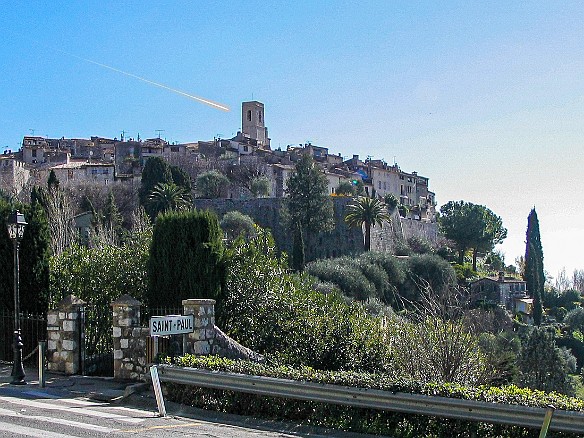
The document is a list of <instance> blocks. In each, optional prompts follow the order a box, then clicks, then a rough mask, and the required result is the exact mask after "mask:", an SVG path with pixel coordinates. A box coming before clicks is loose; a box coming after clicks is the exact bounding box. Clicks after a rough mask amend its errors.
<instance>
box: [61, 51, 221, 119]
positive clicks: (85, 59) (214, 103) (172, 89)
mask: <svg viewBox="0 0 584 438" xmlns="http://www.w3.org/2000/svg"><path fill="white" fill-rule="evenodd" d="M59 52H61V53H65V54H67V55H69V56H72V57H74V58H77V59H80V60H82V61H85V62H89V63H91V64H95V65H99V66H100V67H103V68H107V69H109V70H112V71H115V72H118V73H121V74H123V75H126V76H130V77H131V78H134V79H138V80H140V81H143V82H146V83H147V84H151V85H155V86H157V87H160V88H164V89H165V90H169V91H172V92H173V93H177V94H180V95H181V96H185V97H188V98H190V99H194V100H196V101H198V102H201V103H204V104H205V105H209V106H211V107H213V108H217V109H219V110H221V111H229V107H228V106H226V105H223V104H220V103H217V102H213V101H212V100H209V99H204V98H202V97H198V96H193V95H192V94H189V93H185V92H184V91H181V90H177V89H176V88H171V87H169V86H167V85H164V84H159V83H158V82H154V81H151V80H149V79H146V78H143V77H140V76H137V75H135V74H132V73H128V72H127V71H123V70H120V69H117V68H114V67H110V66H109V65H105V64H102V63H101V62H97V61H92V60H91V59H87V58H81V57H80V56H76V55H73V54H72V53H67V52H63V51H62V50H59Z"/></svg>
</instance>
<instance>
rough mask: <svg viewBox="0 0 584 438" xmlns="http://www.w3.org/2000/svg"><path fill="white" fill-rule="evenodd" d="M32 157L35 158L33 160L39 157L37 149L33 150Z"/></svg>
mask: <svg viewBox="0 0 584 438" xmlns="http://www.w3.org/2000/svg"><path fill="white" fill-rule="evenodd" d="M32 156H33V158H36V156H37V150H36V149H33V150H32Z"/></svg>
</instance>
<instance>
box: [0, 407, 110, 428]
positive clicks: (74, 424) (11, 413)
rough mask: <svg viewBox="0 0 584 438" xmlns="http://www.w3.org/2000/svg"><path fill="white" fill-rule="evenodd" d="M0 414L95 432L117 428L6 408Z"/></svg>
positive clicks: (0, 410)
mask: <svg viewBox="0 0 584 438" xmlns="http://www.w3.org/2000/svg"><path fill="white" fill-rule="evenodd" d="M0 415H5V416H7V417H17V418H26V419H30V420H33V421H40V422H43V423H52V424H59V425H62V426H72V427H77V428H80V429H86V430H93V431H96V432H103V433H112V432H116V431H117V430H119V429H112V428H111V427H105V426H98V425H96V424H88V423H81V422H79V421H72V420H65V419H64V418H50V417H40V416H38V415H24V414H21V413H19V412H14V411H10V410H8V409H0Z"/></svg>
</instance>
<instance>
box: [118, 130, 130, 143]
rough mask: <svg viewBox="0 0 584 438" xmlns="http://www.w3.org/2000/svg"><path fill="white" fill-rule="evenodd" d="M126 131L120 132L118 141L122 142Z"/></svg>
mask: <svg viewBox="0 0 584 438" xmlns="http://www.w3.org/2000/svg"><path fill="white" fill-rule="evenodd" d="M126 132H128V131H126V130H124V129H122V131H121V132H120V141H124V136H125V135H126Z"/></svg>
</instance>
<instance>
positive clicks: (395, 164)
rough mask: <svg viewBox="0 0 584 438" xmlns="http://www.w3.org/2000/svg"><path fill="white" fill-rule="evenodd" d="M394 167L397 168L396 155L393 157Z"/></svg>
mask: <svg viewBox="0 0 584 438" xmlns="http://www.w3.org/2000/svg"><path fill="white" fill-rule="evenodd" d="M393 165H394V166H397V161H395V155H394V156H393Z"/></svg>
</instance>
